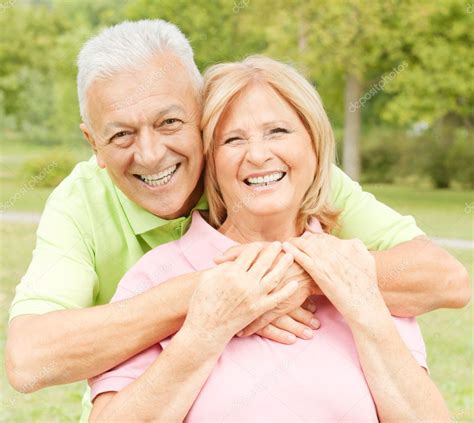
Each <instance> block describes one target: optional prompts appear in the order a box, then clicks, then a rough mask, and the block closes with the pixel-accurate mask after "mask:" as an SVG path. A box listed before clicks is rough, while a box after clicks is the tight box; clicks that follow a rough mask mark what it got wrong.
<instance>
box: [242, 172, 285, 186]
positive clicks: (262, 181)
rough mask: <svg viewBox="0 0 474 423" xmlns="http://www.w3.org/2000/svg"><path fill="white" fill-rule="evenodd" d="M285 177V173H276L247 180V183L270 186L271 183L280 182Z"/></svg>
mask: <svg viewBox="0 0 474 423" xmlns="http://www.w3.org/2000/svg"><path fill="white" fill-rule="evenodd" d="M284 175H285V174H284V172H275V173H270V174H269V175H265V176H257V177H255V178H247V179H246V181H247V182H248V184H249V185H268V184H269V183H271V182H275V181H279V180H280V179H281V178H283V176H284Z"/></svg>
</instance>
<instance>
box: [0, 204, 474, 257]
mask: <svg viewBox="0 0 474 423" xmlns="http://www.w3.org/2000/svg"><path fill="white" fill-rule="evenodd" d="M40 217H41V214H40V213H31V212H14V211H13V212H3V213H0V221H2V222H12V223H34V224H36V223H38V222H39V220H40ZM431 239H432V240H433V241H434V242H435V243H436V244H438V245H440V246H442V247H446V248H454V249H459V250H473V249H474V241H473V240H468V239H455V238H438V237H431Z"/></svg>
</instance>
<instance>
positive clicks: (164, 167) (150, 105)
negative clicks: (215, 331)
mask: <svg viewBox="0 0 474 423" xmlns="http://www.w3.org/2000/svg"><path fill="white" fill-rule="evenodd" d="M87 106H88V114H89V119H90V126H86V125H85V124H82V125H81V130H82V131H83V133H84V136H85V137H86V138H87V140H88V141H89V142H90V143H91V145H92V147H93V148H94V150H95V152H96V155H97V161H98V163H99V166H101V167H105V168H106V169H107V171H108V173H109V175H110V177H111V179H112V181H113V182H114V183H115V185H117V187H118V188H119V189H120V190H121V191H122V192H123V193H124V194H125V195H126V196H127V197H128V198H130V199H131V200H132V201H134V202H135V203H137V204H138V205H140V206H141V207H143V208H145V209H146V210H149V211H150V212H151V213H153V214H155V215H157V216H160V217H163V218H167V219H174V218H176V217H178V216H181V215H183V214H186V213H187V212H188V211H189V210H190V209H191V208H192V207H193V206H194V205H195V203H196V202H197V200H198V199H199V196H200V194H201V183H200V176H201V172H202V168H203V163H204V158H203V153H202V142H201V133H200V129H199V123H200V119H201V107H200V104H199V101H198V99H197V98H196V93H195V91H194V90H193V88H192V83H191V81H190V77H189V76H188V73H187V72H186V70H185V68H184V66H183V65H182V64H181V62H180V61H179V60H178V59H177V58H176V57H175V56H174V55H172V54H170V53H163V54H161V55H159V56H158V57H155V58H154V59H153V60H152V61H150V63H149V64H147V65H144V66H143V67H142V68H141V69H140V70H139V71H138V72H130V71H124V72H122V73H119V74H117V75H115V76H113V77H111V78H109V79H107V80H96V81H94V82H93V83H92V84H91V86H90V88H89V90H88V91H87Z"/></svg>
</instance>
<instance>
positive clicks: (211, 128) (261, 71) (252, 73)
mask: <svg viewBox="0 0 474 423" xmlns="http://www.w3.org/2000/svg"><path fill="white" fill-rule="evenodd" d="M252 82H261V83H264V84H267V85H269V86H270V87H271V88H272V89H274V90H275V91H276V92H277V93H278V94H279V95H280V96H281V97H282V98H283V99H284V100H285V101H286V102H287V103H288V104H290V105H291V106H292V107H293V108H294V109H295V110H296V112H297V113H298V115H299V117H300V119H301V121H302V122H303V124H304V126H305V127H306V130H307V131H308V133H309V135H310V137H311V140H312V143H313V147H314V152H315V154H316V171H315V174H314V179H313V183H312V184H311V186H310V187H309V189H308V191H307V192H306V194H305V196H304V198H303V201H302V204H301V207H300V210H299V215H298V221H299V222H302V223H304V225H305V227H306V228H309V226H308V223H309V219H310V218H311V217H313V216H314V217H316V218H317V219H318V220H319V221H320V223H321V225H322V227H323V229H324V230H325V231H326V232H330V231H331V230H332V229H333V228H334V227H335V225H336V222H337V217H338V215H339V212H338V211H336V210H335V209H333V208H332V207H331V205H330V204H329V198H328V196H329V191H330V175H331V166H332V164H333V162H334V155H335V142H334V135H333V131H332V128H331V124H330V123H329V119H328V116H327V115H326V112H325V110H324V107H323V104H322V101H321V98H320V96H319V94H318V93H317V92H316V90H315V89H314V87H313V86H312V85H311V84H310V83H309V82H308V81H307V80H306V79H305V78H304V77H303V76H302V75H301V74H300V73H299V72H298V71H297V70H296V69H294V68H293V67H292V66H290V65H287V64H284V63H281V62H278V61H276V60H273V59H270V58H269V57H265V56H250V57H248V58H246V59H245V60H243V61H242V62H235V63H222V64H218V65H214V66H211V67H210V68H208V69H207V71H206V73H205V75H204V110H203V116H202V123H201V127H202V131H203V142H204V154H205V155H206V179H205V180H206V183H205V185H206V194H207V198H208V201H209V211H210V216H209V217H210V223H211V224H212V225H214V226H216V227H219V226H220V225H222V224H223V223H224V221H225V219H226V216H227V211H226V206H225V204H224V200H223V197H222V194H221V192H220V190H219V185H218V183H217V174H216V167H215V161H214V152H215V148H216V145H215V140H214V137H215V131H216V127H217V125H218V123H219V121H220V119H221V118H222V116H223V115H224V112H225V111H226V108H227V106H228V105H229V104H230V102H231V101H232V100H233V99H234V98H235V96H236V95H237V94H238V93H240V92H241V91H242V90H243V89H244V88H246V87H247V86H248V85H249V84H250V83H252Z"/></svg>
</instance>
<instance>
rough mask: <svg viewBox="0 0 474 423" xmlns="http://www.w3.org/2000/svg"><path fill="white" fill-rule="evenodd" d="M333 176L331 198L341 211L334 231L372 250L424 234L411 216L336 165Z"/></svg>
mask: <svg viewBox="0 0 474 423" xmlns="http://www.w3.org/2000/svg"><path fill="white" fill-rule="evenodd" d="M331 178H332V180H331V201H332V204H333V206H334V207H335V208H337V209H339V210H340V211H341V215H340V217H339V227H338V229H337V230H336V231H334V233H333V235H335V236H337V237H338V238H342V239H351V238H358V239H360V240H361V241H362V242H363V243H364V244H365V245H366V247H367V248H368V249H369V250H386V249H389V248H392V247H394V246H395V245H398V244H400V243H402V242H406V241H410V240H411V239H413V238H415V237H417V236H419V235H424V232H423V231H422V230H421V229H419V228H418V226H417V225H416V222H415V219H414V218H413V217H412V216H402V215H401V214H399V213H397V212H396V211H395V210H393V209H391V208H390V207H388V206H386V205H385V204H383V203H381V202H379V201H377V199H376V198H375V197H374V196H373V195H372V194H370V193H368V192H365V191H363V190H362V188H361V186H360V185H359V184H358V183H357V182H355V181H353V180H352V179H351V178H349V176H347V175H346V174H345V173H344V172H343V171H342V170H341V169H339V168H338V167H337V166H335V165H334V166H333V172H332V175H331Z"/></svg>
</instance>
